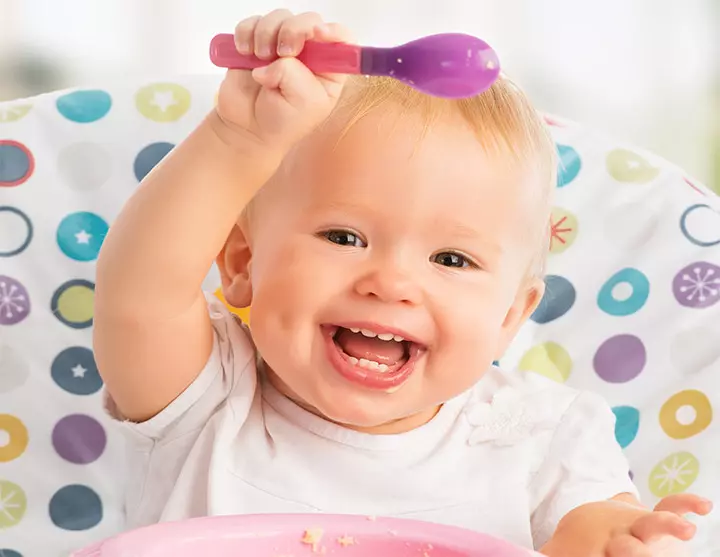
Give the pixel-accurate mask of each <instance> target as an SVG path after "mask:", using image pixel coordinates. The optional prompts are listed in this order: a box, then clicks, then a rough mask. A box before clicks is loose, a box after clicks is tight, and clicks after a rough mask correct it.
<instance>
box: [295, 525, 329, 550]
mask: <svg viewBox="0 0 720 557" xmlns="http://www.w3.org/2000/svg"><path fill="white" fill-rule="evenodd" d="M324 533H325V531H324V530H323V529H322V528H308V529H307V530H305V532H304V534H303V537H302V539H301V540H300V541H301V542H302V543H304V544H305V545H310V546H312V550H313V553H317V552H318V546H319V545H320V542H321V541H322V538H323V534H324ZM322 553H324V551H322Z"/></svg>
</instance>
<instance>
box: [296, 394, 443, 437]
mask: <svg viewBox="0 0 720 557" xmlns="http://www.w3.org/2000/svg"><path fill="white" fill-rule="evenodd" d="M296 402H297V401H296ZM393 402H394V401H390V400H389V401H387V403H386V404H382V403H378V401H377V399H375V400H374V401H372V400H366V399H364V397H353V396H352V395H351V396H343V397H335V400H332V401H318V402H316V403H315V404H313V405H310V404H307V403H303V404H301V406H303V407H304V408H305V409H306V410H308V411H310V412H312V413H314V414H316V415H318V416H320V417H322V418H324V419H326V420H328V421H330V422H333V423H335V424H338V425H340V426H343V427H345V428H347V429H352V430H355V431H359V432H363V433H371V434H375V435H391V434H398V433H405V432H407V431H411V430H413V429H416V428H418V427H420V426H423V425H425V424H426V423H427V422H429V421H430V420H432V419H433V417H435V415H436V414H437V413H438V411H439V409H440V407H441V405H432V406H430V407H426V408H423V409H421V410H419V411H418V410H416V409H413V410H409V409H405V408H400V407H398V404H397V403H393Z"/></svg>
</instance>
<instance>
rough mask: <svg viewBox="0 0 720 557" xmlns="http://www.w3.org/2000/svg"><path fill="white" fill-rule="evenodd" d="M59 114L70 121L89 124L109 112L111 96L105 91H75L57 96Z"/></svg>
mask: <svg viewBox="0 0 720 557" xmlns="http://www.w3.org/2000/svg"><path fill="white" fill-rule="evenodd" d="M56 105H57V109H58V112H60V114H62V115H63V116H64V117H65V118H67V119H68V120H70V121H71V122H77V123H79V124H89V123H90V122H96V121H97V120H100V118H102V117H104V116H105V115H106V114H107V113H108V112H110V107H111V106H112V97H110V95H109V94H108V93H106V92H105V91H99V90H88V91H75V92H73V93H68V94H67V95H63V96H62V97H59V98H58V99H57V101H56Z"/></svg>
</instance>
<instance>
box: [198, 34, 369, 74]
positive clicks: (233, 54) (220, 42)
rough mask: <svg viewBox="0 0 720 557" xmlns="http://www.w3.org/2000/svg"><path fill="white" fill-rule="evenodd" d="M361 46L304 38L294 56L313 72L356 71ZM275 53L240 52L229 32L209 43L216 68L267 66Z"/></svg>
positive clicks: (353, 72) (240, 68) (358, 68)
mask: <svg viewBox="0 0 720 557" xmlns="http://www.w3.org/2000/svg"><path fill="white" fill-rule="evenodd" d="M361 49H362V47H360V46H357V45H352V44H346V43H319V42H315V41H308V42H306V43H305V47H304V48H303V50H302V52H301V53H300V54H299V55H298V59H299V60H300V61H301V62H302V63H303V64H305V65H306V66H307V67H308V68H310V69H311V70H312V71H313V73H317V74H321V73H345V74H357V73H360V61H361ZM275 59H277V56H276V57H275V58H273V59H270V60H263V59H260V58H258V57H257V56H255V55H254V54H240V53H239V52H238V51H237V48H236V47H235V38H234V37H233V35H230V34H227V33H223V34H220V35H216V36H215V37H213V40H212V41H211V42H210V60H211V61H212V63H213V64H215V65H216V66H218V67H220V68H228V69H234V70H252V69H253V68H259V67H260V66H267V65H268V64H270V63H271V62H272V61H273V60H275Z"/></svg>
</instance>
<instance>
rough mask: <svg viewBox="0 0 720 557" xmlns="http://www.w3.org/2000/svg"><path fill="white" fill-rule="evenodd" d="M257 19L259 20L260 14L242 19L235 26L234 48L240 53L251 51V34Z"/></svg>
mask: <svg viewBox="0 0 720 557" xmlns="http://www.w3.org/2000/svg"><path fill="white" fill-rule="evenodd" d="M258 21H260V16H259V15H256V16H253V17H249V18H247V19H243V20H242V21H241V22H240V23H238V24H237V25H236V26H235V48H236V49H237V51H238V52H239V53H240V54H250V53H252V51H253V35H254V34H255V26H256V25H257V24H258Z"/></svg>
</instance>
